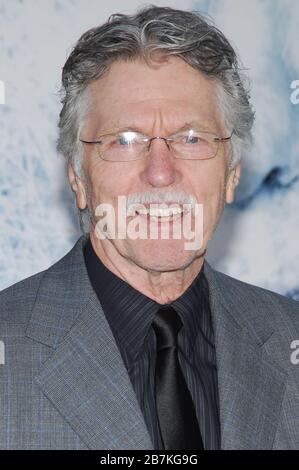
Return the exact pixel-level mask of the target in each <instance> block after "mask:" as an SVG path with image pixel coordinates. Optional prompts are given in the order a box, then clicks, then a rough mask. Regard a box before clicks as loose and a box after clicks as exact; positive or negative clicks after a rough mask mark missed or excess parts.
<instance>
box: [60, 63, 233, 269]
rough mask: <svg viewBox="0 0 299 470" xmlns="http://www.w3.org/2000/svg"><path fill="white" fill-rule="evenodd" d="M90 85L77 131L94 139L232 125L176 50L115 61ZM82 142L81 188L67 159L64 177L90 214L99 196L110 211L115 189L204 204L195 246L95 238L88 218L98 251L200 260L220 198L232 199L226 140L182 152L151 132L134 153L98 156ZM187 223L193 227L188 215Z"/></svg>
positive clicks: (120, 256)
mask: <svg viewBox="0 0 299 470" xmlns="http://www.w3.org/2000/svg"><path fill="white" fill-rule="evenodd" d="M89 92H90V94H89V97H90V98H91V99H90V103H91V107H90V110H89V112H88V115H87V118H86V120H85V121H84V125H83V128H82V129H81V133H80V137H81V139H84V140H98V139H99V136H100V135H102V134H105V133H107V132H115V131H119V130H123V129H133V130H137V131H139V132H142V133H143V134H145V135H147V136H160V137H168V136H170V135H173V134H175V133H176V132H178V131H179V130H180V129H182V128H184V127H186V125H187V124H189V123H192V125H193V127H194V126H196V127H197V128H198V129H200V130H201V131H206V132H211V133H214V134H217V135H218V136H219V137H227V136H228V135H230V132H231V129H225V128H224V126H223V123H222V121H221V116H220V111H219V108H218V106H217V95H216V83H215V81H213V80H211V79H208V78H206V77H205V76H204V75H202V74H201V73H200V72H198V71H197V70H195V69H193V68H192V67H190V66H189V65H188V64H186V63H185V62H184V61H182V60H181V59H179V58H169V59H168V60H167V61H164V62H161V63H159V64H158V63H153V65H151V66H149V65H147V64H146V63H144V62H142V61H132V62H129V61H118V62H115V63H113V64H112V66H111V67H110V69H109V71H108V72H107V73H106V74H105V75H104V76H103V77H102V78H100V79H98V80H96V81H94V82H93V83H92V84H91V85H89ZM83 145H84V160H83V168H84V172H85V175H86V181H87V183H88V188H86V183H85V188H84V183H83V182H82V181H80V180H79V179H78V178H77V177H75V175H74V172H73V170H72V168H71V167H69V179H70V183H71V185H72V188H73V190H74V191H75V192H76V198H77V204H78V206H79V207H80V208H81V209H83V208H84V207H85V206H86V204H88V206H89V208H90V211H91V213H92V214H93V215H94V214H95V209H96V207H97V206H98V205H99V204H100V203H109V204H112V205H113V207H114V209H115V212H116V213H117V205H118V196H129V195H132V194H135V193H141V194H144V193H150V194H154V199H155V201H156V202H160V201H161V200H162V201H163V196H164V195H165V194H166V193H167V192H169V191H174V192H177V193H178V194H181V193H184V194H186V195H190V196H193V197H195V198H196V200H197V202H198V203H200V204H202V205H203V243H202V246H201V247H200V248H199V249H195V250H186V249H185V246H186V245H185V242H186V239H185V238H184V237H182V238H181V239H173V238H172V237H170V239H165V240H163V239H149V238H148V239H130V238H126V239H105V240H100V239H99V238H98V237H97V236H96V234H95V231H94V227H93V226H91V227H90V236H91V239H92V242H93V245H94V247H95V248H96V251H97V253H98V255H99V256H100V257H101V258H102V259H103V258H106V259H109V260H110V262H111V264H114V265H115V264H119V263H122V262H127V263H128V264H129V265H130V266H131V268H130V269H132V266H133V269H134V266H135V267H137V266H138V269H139V268H142V269H144V270H146V271H149V272H152V271H158V272H166V271H176V270H182V269H183V270H184V269H188V268H189V267H190V266H192V265H194V266H195V265H196V264H197V265H198V266H200V264H201V263H202V261H203V254H204V252H205V250H206V247H207V243H208V240H209V239H210V238H211V236H212V234H213V231H214V230H215V227H216V225H217V223H218V221H219V218H220V216H221V213H222V210H223V206H224V203H225V202H227V203H230V202H232V200H233V194H234V189H235V186H236V185H237V183H238V179H239V172H240V168H239V166H238V167H236V168H235V169H234V170H232V171H230V172H229V171H228V163H229V159H230V155H231V144H230V142H229V141H228V142H225V143H224V142H223V143H220V144H219V148H218V152H217V155H216V157H214V158H212V159H208V160H182V159H178V158H175V156H174V155H173V153H172V152H171V150H170V149H169V148H168V146H167V145H166V143H165V141H163V140H162V139H155V140H153V141H152V142H151V146H150V149H149V151H148V152H147V153H145V154H144V155H143V157H142V158H141V159H140V160H136V161H129V162H128V161H124V162H119V161H118V162H111V161H104V160H102V159H101V158H100V156H99V147H98V146H97V145H96V146H94V145H85V144H83ZM86 189H88V190H87V191H86ZM174 194H175V193H174ZM172 202H174V203H175V202H177V201H175V200H173V201H172ZM136 217H139V219H138V223H139V224H141V225H142V224H145V223H147V224H152V226H154V225H155V224H156V225H158V228H160V227H161V224H162V223H163V222H157V221H155V220H154V218H150V217H149V216H146V215H143V216H142V215H139V216H138V215H137V216H136ZM131 218H132V217H131ZM128 220H129V218H128ZM95 221H96V219H94V223H95ZM192 223H193V227H195V220H193V221H192ZM172 224H175V220H174V221H172V222H170V226H171V227H172V228H173V225H172ZM200 260H201V261H200ZM106 264H109V263H108V262H107V263H106Z"/></svg>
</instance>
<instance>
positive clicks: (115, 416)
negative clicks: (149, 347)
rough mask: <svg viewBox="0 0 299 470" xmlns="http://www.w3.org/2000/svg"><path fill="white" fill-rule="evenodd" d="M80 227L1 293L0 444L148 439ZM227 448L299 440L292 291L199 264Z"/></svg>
mask: <svg viewBox="0 0 299 470" xmlns="http://www.w3.org/2000/svg"><path fill="white" fill-rule="evenodd" d="M83 241H84V238H83V237H81V238H80V239H79V240H78V242H77V243H76V245H75V246H74V248H73V249H72V250H71V251H70V252H69V253H68V254H67V255H66V256H65V257H64V258H62V259H61V260H60V261H58V262H57V263H56V264H55V265H54V266H52V267H51V268H50V269H48V270H46V271H44V272H42V273H38V274H36V275H34V276H32V277H30V278H28V279H25V280H24V281H22V282H19V283H17V284H15V285H13V286H11V287H9V288H8V289H6V290H4V291H2V293H1V294H0V340H1V341H2V342H3V343H2V346H3V344H4V348H5V362H4V361H2V362H4V364H0V449H109V450H112V449H122V450H124V449H146V450H147V449H152V448H153V447H152V442H151V439H150V436H149V434H148V431H147V428H146V425H145V422H144V419H143V416H142V413H141V410H140V407H139V404H138V401H137V398H136V396H135V393H134V390H133V388H132V385H131V382H130V379H129V376H128V373H127V371H126V368H125V366H124V364H123V361H122V358H121V355H120V352H119V350H118V348H117V346H116V343H115V340H114V337H113V334H112V332H111V329H110V327H109V325H108V323H107V320H106V318H105V315H104V313H103V310H102V308H101V305H100V303H99V301H98V298H97V296H96V294H95V292H94V291H93V289H92V287H91V284H90V282H89V278H88V275H87V271H86V268H85V263H84V257H83V251H82V244H83ZM204 266H205V267H204V271H205V275H206V277H207V281H208V285H209V290H210V303H211V311H212V319H213V325H214V330H215V341H216V354H217V367H218V383H219V400H220V421H221V448H222V449H296V448H297V449H298V448H299V364H298V365H295V364H292V362H291V360H290V356H291V353H292V350H291V348H290V345H291V343H292V341H293V340H295V339H299V302H295V301H292V300H290V299H287V298H285V297H283V296H280V295H278V294H275V293H273V292H270V291H267V290H264V289H261V288H258V287H254V286H252V285H249V284H245V283H243V282H240V281H238V280H236V279H233V278H231V277H229V276H226V275H224V274H222V273H219V272H217V271H215V270H213V269H212V268H211V267H210V266H209V264H208V263H207V262H205V265H204Z"/></svg>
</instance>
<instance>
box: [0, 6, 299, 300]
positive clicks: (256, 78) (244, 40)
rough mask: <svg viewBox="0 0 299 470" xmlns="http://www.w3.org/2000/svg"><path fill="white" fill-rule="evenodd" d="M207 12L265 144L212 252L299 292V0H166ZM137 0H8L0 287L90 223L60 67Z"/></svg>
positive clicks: (3, 28)
mask: <svg viewBox="0 0 299 470" xmlns="http://www.w3.org/2000/svg"><path fill="white" fill-rule="evenodd" d="M155 3H156V4H159V5H164V6H165V5H168V6H176V7H179V8H184V9H191V8H196V9H198V10H200V11H202V12H206V13H209V14H210V15H211V16H212V17H213V18H214V20H215V22H216V24H217V25H218V26H219V27H220V29H222V30H223V32H224V33H225V34H226V35H227V37H228V38H229V39H230V40H231V41H232V43H233V44H234V45H235V47H236V48H237V50H238V52H239V54H240V56H241V58H242V62H243V65H244V67H245V68H247V69H248V72H249V76H250V79H251V82H252V99H253V103H254V106H255V109H256V115H257V120H256V125H255V129H254V134H255V145H254V147H253V148H252V151H251V152H250V154H248V155H246V156H245V158H244V164H243V177H242V182H241V185H240V187H239V189H238V194H237V201H236V204H235V205H234V206H233V207H227V208H226V210H225V215H224V217H223V220H222V222H221V224H220V226H219V228H218V231H217V233H216V235H215V237H214V239H213V240H212V242H211V244H210V247H209V250H208V256H207V259H208V260H209V261H210V262H211V263H212V264H213V265H214V266H215V267H217V268H218V269H220V270H222V271H224V272H227V273H228V274H230V275H232V276H234V277H237V278H240V279H242V280H244V281H247V282H251V283H254V284H257V285H260V286H263V287H266V288H269V289H272V290H275V291H277V292H280V293H284V294H287V295H289V296H292V297H295V298H299V240H298V238H299V237H298V231H299V105H295V104H292V102H291V100H290V96H291V93H292V90H291V83H292V82H293V81H294V80H298V79H299V49H298V43H299V2H298V1H297V0H251V1H250V2H249V1H247V0H206V1H197V2H194V1H193V2H191V1H189V2H188V1H184V2H183V1H168V2H160V1H156V2H155ZM141 4H142V3H141V2H138V1H132V0H129V1H126V3H125V7H124V3H123V2H121V0H118V1H111V0H109V2H108V1H107V2H104V1H103V0H102V1H100V0H84V1H83V0H63V1H62V0H61V1H59V0H24V1H21V0H20V1H17V0H0V80H2V81H3V82H4V83H5V104H0V224H1V225H0V247H1V250H0V288H4V287H6V286H8V285H10V284H13V283H14V282H16V281H18V280H20V279H23V278H25V277H27V276H29V275H30V274H33V273H35V272H37V271H40V270H42V269H45V268H47V267H48V266H49V265H51V264H52V263H53V262H55V261H56V260H58V259H59V258H60V257H61V256H63V255H64V254H65V253H66V252H67V251H68V250H69V249H70V248H71V247H72V245H73V244H74V242H75V241H76V239H77V238H78V236H79V235H80V230H79V227H78V222H77V215H76V210H75V205H74V200H73V196H72V193H71V191H70V190H69V188H68V183H67V179H66V172H65V164H64V161H63V159H62V157H60V156H59V155H57V154H56V152H55V139H56V137H57V130H56V124H57V116H58V113H59V110H60V104H59V97H58V89H59V84H60V72H61V67H62V66H63V64H64V62H65V60H66V57H67V54H68V53H69V52H70V49H71V47H72V46H73V45H74V43H75V42H76V40H77V39H78V37H79V36H80V35H81V33H82V32H83V31H85V30H86V29H87V28H90V27H92V26H95V25H96V24H99V23H101V22H102V21H104V20H105V19H106V18H107V17H108V15H109V14H111V13H115V12H119V11H121V12H132V11H133V10H134V8H135V7H136V6H140V5H141Z"/></svg>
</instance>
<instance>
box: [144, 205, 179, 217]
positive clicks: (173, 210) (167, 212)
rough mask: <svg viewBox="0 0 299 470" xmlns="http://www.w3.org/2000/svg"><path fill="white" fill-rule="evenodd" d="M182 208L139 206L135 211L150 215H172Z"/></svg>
mask: <svg viewBox="0 0 299 470" xmlns="http://www.w3.org/2000/svg"><path fill="white" fill-rule="evenodd" d="M182 212H183V209H181V208H180V207H173V208H169V209H167V208H165V209H158V208H149V209H146V208H143V209H142V208H140V209H138V210H137V213H138V214H140V215H149V216H150V217H174V216H175V215H178V214H181V213H182Z"/></svg>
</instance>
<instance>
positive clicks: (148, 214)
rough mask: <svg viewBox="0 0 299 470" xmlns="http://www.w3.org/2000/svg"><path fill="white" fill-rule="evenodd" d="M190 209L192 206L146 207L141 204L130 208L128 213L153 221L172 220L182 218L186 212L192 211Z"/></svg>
mask: <svg viewBox="0 0 299 470" xmlns="http://www.w3.org/2000/svg"><path fill="white" fill-rule="evenodd" d="M190 210H191V209H190V208H185V207H182V206H179V205H176V206H175V207H151V206H149V207H146V206H140V205H139V206H136V207H135V208H130V211H128V214H129V215H130V216H136V215H137V216H140V217H142V218H146V219H149V220H150V221H153V222H172V221H174V220H178V219H181V218H182V217H183V216H184V215H185V214H186V213H188V212H190Z"/></svg>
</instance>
